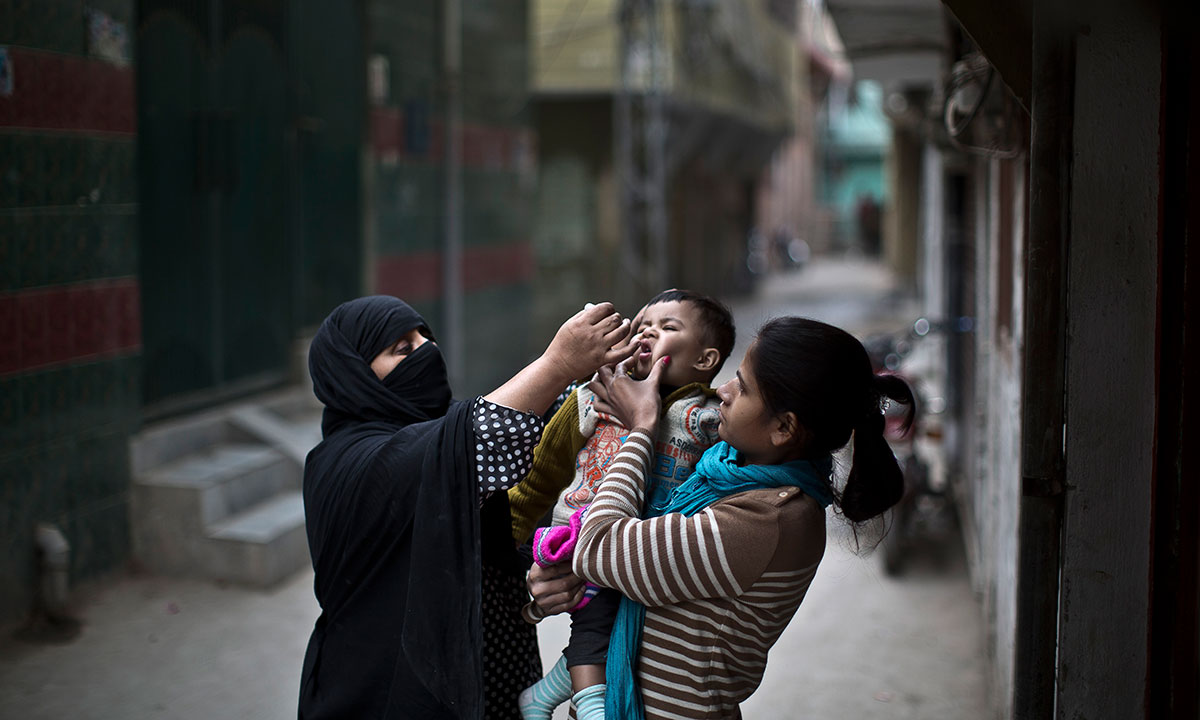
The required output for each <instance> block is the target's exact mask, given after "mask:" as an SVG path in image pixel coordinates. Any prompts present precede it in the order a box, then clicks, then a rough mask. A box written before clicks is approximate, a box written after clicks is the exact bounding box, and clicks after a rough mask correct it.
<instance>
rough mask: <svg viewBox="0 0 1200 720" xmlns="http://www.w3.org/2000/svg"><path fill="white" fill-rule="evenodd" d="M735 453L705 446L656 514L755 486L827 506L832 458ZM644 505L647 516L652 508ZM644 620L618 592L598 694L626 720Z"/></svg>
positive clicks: (634, 708)
mask: <svg viewBox="0 0 1200 720" xmlns="http://www.w3.org/2000/svg"><path fill="white" fill-rule="evenodd" d="M739 458H740V453H738V451H737V450H735V449H734V448H733V447H732V446H730V445H729V444H728V443H726V442H719V443H717V444H716V445H713V446H712V447H711V448H709V449H708V450H707V451H706V452H705V453H704V455H702V456H701V457H700V462H698V463H696V470H695V472H693V473H692V475H691V477H689V478H688V479H687V480H686V481H685V482H684V483H683V484H682V485H680V486H679V487H677V488H675V489H674V490H673V491H671V495H670V496H669V497H668V498H667V504H666V507H664V508H663V509H662V514H664V515H665V514H667V513H680V514H683V515H687V516H689V517H690V516H692V515H695V514H696V513H698V512H700V511H701V510H703V509H704V508H706V507H708V506H709V505H712V504H713V503H714V502H716V501H718V500H720V499H721V498H724V497H728V496H730V495H735V494H737V493H741V492H745V491H747V490H758V489H761V488H775V487H788V486H796V487H799V488H800V489H801V490H802V491H803V492H804V493H805V494H806V495H808V496H809V497H811V498H812V499H814V500H816V501H817V502H819V503H820V504H821V507H829V504H830V503H831V502H833V491H832V489H831V487H830V483H829V476H830V474H831V473H832V472H833V458H832V457H830V456H826V457H823V458H821V459H819V460H817V461H815V462H809V461H807V460H796V461H794V462H789V463H784V464H782V465H740V464H738V460H739ZM656 511H657V509H648V510H647V513H648V514H647V517H649V516H651V514H657V512H656ZM645 621H646V606H645V605H642V604H641V603H639V602H637V601H635V600H630V599H629V598H627V597H622V598H621V606H620V609H619V610H618V611H617V619H616V621H615V622H614V624H613V629H612V637H611V639H610V640H609V643H608V661H607V666H606V668H605V673H604V674H605V682H606V683H608V688H607V691H606V694H605V698H604V708H605V709H604V716H605V717H611V718H623V719H628V720H643V718H644V717H645V716H644V715H643V713H642V693H641V690H640V689H639V688H638V686H637V682H636V681H635V680H634V677H633V671H634V667H635V666H636V664H637V655H638V650H639V649H640V648H641V646H642V626H643V624H644V623H645Z"/></svg>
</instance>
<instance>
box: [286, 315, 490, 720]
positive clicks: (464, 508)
mask: <svg viewBox="0 0 1200 720" xmlns="http://www.w3.org/2000/svg"><path fill="white" fill-rule="evenodd" d="M414 328H421V329H422V332H423V333H424V334H426V335H427V336H430V337H432V335H431V334H430V333H429V330H428V326H427V324H426V323H425V321H424V320H423V319H422V318H421V316H420V315H418V314H417V313H416V312H415V311H414V310H413V309H412V308H411V307H409V306H408V305H407V304H405V303H404V302H402V301H400V300H398V299H396V298H393V297H386V296H375V297H368V298H360V299H358V300H353V301H351V302H348V303H345V304H343V305H341V306H339V307H338V308H337V309H335V310H334V311H333V312H332V313H331V314H330V315H329V317H328V318H326V320H325V322H324V323H323V324H322V325H321V328H320V330H318V332H317V334H316V336H315V337H314V338H313V342H312V345H311V347H310V349H309V370H310V373H311V375H312V378H313V391H314V392H315V393H316V395H317V398H318V399H320V400H321V402H322V403H324V404H325V413H324V417H323V419H322V432H323V435H324V440H323V441H322V442H321V444H319V445H318V446H317V447H316V448H314V449H313V450H312V452H310V453H309V455H308V459H307V461H306V463H305V469H304V506H305V513H306V523H307V530H308V540H309V550H310V553H311V554H312V559H313V567H314V569H315V571H316V577H315V580H314V592H315V594H316V596H317V600H318V602H319V603H320V605H321V616H320V617H319V618H318V620H317V623H316V627H315V629H314V631H313V635H312V638H311V639H310V641H309V646H308V651H307V653H306V655H305V660H304V671H303V675H302V678H301V688H300V717H301V718H304V719H311V718H334V717H337V718H343V717H372V718H375V717H381V718H394V717H430V718H443V717H445V718H476V717H478V716H479V715H480V713H481V697H482V668H481V654H480V646H481V628H480V610H479V608H480V557H479V517H478V503H477V498H478V494H477V493H478V490H477V484H476V478H475V476H474V464H473V463H472V462H471V459H472V457H473V448H474V442H475V440H474V434H473V429H472V423H471V417H470V410H471V408H470V406H469V404H467V403H458V402H451V401H450V389H449V385H448V383H447V380H446V369H445V363H444V361H443V360H442V357H441V353H440V351H439V350H438V348H437V346H436V345H435V344H434V343H425V344H423V345H421V346H420V347H419V348H417V349H416V350H415V351H414V352H413V353H411V354H410V355H409V356H408V357H406V358H405V359H404V360H403V361H402V362H401V363H400V364H398V365H397V366H396V368H395V369H394V370H393V371H392V372H391V373H390V374H389V375H388V376H387V377H385V378H384V379H383V381H382V382H381V381H380V380H379V378H378V377H376V375H375V373H374V371H373V370H371V367H370V363H371V360H372V359H374V357H375V356H376V355H378V354H379V352H380V351H382V350H383V349H385V348H386V347H388V346H389V345H391V344H392V343H394V342H396V341H397V340H399V339H400V338H401V337H402V336H403V335H404V334H405V333H407V332H409V331H410V330H412V329H414Z"/></svg>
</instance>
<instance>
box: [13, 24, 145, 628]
mask: <svg viewBox="0 0 1200 720" xmlns="http://www.w3.org/2000/svg"><path fill="white" fill-rule="evenodd" d="M89 8H90V9H96V10H101V11H103V12H105V13H107V14H108V15H109V16H110V17H112V18H113V19H114V20H116V21H118V22H122V23H125V24H126V28H130V27H131V24H132V19H133V9H134V8H133V2H132V0H100V1H99V2H93V1H89V2H88V3H86V5H85V3H83V2H67V1H64V0H40V1H39V2H6V3H0V47H4V48H6V50H7V52H8V54H9V55H8V56H9V60H10V62H12V64H13V76H14V86H13V93H12V94H11V96H8V97H0V547H3V548H4V552H3V553H2V554H0V625H9V624H12V623H15V622H18V621H20V620H21V619H23V618H24V617H25V615H26V613H27V612H28V610H29V608H30V607H31V603H32V600H33V580H34V558H35V554H34V547H33V529H34V525H35V524H36V523H38V522H43V521H44V522H51V523H54V524H55V525H57V526H58V527H59V528H60V529H61V530H62V531H63V532H64V534H65V535H66V537H67V539H68V541H69V542H70V543H71V550H72V552H71V567H70V573H71V579H72V581H78V580H81V579H86V578H90V577H95V576H97V575H99V574H102V573H104V572H106V571H109V570H111V569H112V568H115V567H117V566H118V565H120V564H121V563H122V562H123V561H124V560H125V558H126V557H127V555H128V548H129V541H128V502H127V496H128V493H127V486H128V477H129V470H128V451H127V445H126V440H127V438H128V435H129V433H130V432H132V431H133V429H134V428H136V427H137V425H138V423H139V411H140V406H141V358H140V346H139V340H140V332H139V330H138V327H137V323H138V314H137V308H136V302H137V277H136V276H137V258H138V244H139V243H138V235H137V202H138V193H137V183H136V170H135V161H134V158H135V136H134V134H133V132H132V130H133V128H132V127H131V125H132V121H131V118H132V116H133V113H134V108H133V106H132V92H131V90H128V88H132V78H131V75H132V72H133V69H132V67H130V66H127V65H126V66H123V67H122V66H119V65H117V64H114V63H112V62H109V61H108V60H105V59H102V58H99V57H95V56H94V54H93V55H89V46H88V34H87V32H86V28H87V26H86V21H87V15H86V14H85V11H86V9H89ZM106 83H115V86H114V87H116V88H117V90H118V92H117V93H116V94H113V93H111V92H106V90H105V89H106V88H108V85H106ZM126 93H127V94H126ZM35 106H36V107H35ZM101 116H102V117H101ZM126 123H128V124H129V125H130V127H128V128H126V127H125V124H126ZM98 127H99V128H101V129H97V128H98ZM114 127H116V128H119V130H118V131H113V130H112V128H114ZM117 299H120V302H121V303H123V305H122V306H118V305H115V304H114V303H115V302H116V300H117ZM129 303H133V306H130V305H129Z"/></svg>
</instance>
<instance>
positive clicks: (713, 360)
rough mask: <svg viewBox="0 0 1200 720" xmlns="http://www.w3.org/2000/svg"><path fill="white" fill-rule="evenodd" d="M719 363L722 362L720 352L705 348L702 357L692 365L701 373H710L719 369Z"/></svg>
mask: <svg viewBox="0 0 1200 720" xmlns="http://www.w3.org/2000/svg"><path fill="white" fill-rule="evenodd" d="M719 362H721V351H720V350H717V349H716V348H704V350H703V351H702V352H701V353H700V357H699V358H698V359H697V360H696V362H695V363H693V364H692V367H694V368H695V369H697V370H700V371H701V372H708V371H709V370H712V369H714V368H715V367H717V363H719Z"/></svg>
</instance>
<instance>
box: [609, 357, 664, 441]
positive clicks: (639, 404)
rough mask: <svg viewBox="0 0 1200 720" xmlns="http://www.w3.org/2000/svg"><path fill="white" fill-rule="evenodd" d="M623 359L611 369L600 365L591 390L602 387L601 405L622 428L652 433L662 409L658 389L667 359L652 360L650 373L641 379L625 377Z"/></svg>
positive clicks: (625, 370) (626, 375)
mask: <svg viewBox="0 0 1200 720" xmlns="http://www.w3.org/2000/svg"><path fill="white" fill-rule="evenodd" d="M626 362H627V361H621V362H620V363H618V364H617V366H616V367H615V368H611V367H602V368H600V371H599V373H597V378H596V381H593V382H592V387H593V389H595V387H596V386H597V385H602V386H603V388H602V392H603V402H604V404H605V405H606V406H607V408H608V410H609V412H610V413H611V414H612V415H615V416H616V417H617V419H619V420H620V421H621V424H623V425H624V426H625V427H627V428H630V429H633V428H642V429H643V430H649V431H651V432H654V431H656V430H657V429H658V418H659V415H660V413H661V412H662V396H661V395H660V394H659V392H658V385H659V380H660V378H661V377H662V374H663V370H665V369H666V367H667V365H668V364H669V363H670V362H671V358H670V357H664V358H663V359H662V360H659V361H658V362H656V363H654V366H653V367H651V368H650V373H649V374H648V375H647V376H646V377H645V379H643V380H636V379H634V378H632V377H630V376H629V374H628V370H627V369H626ZM598 394H599V393H598Z"/></svg>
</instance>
